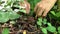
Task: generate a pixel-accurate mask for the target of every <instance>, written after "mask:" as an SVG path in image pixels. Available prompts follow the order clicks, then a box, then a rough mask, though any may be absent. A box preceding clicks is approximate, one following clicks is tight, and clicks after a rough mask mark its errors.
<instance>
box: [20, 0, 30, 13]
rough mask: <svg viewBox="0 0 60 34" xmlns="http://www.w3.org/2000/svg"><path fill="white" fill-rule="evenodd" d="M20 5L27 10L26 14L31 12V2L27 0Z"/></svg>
mask: <svg viewBox="0 0 60 34" xmlns="http://www.w3.org/2000/svg"><path fill="white" fill-rule="evenodd" d="M20 6H23V7H25V8H24V9H25V10H26V14H29V12H30V4H29V3H28V2H27V1H24V2H21V3H20Z"/></svg>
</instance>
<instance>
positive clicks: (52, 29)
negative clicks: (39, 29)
mask: <svg viewBox="0 0 60 34" xmlns="http://www.w3.org/2000/svg"><path fill="white" fill-rule="evenodd" d="M47 30H48V31H50V32H52V33H54V32H56V28H55V27H54V26H48V27H47Z"/></svg>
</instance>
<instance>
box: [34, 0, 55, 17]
mask: <svg viewBox="0 0 60 34" xmlns="http://www.w3.org/2000/svg"><path fill="white" fill-rule="evenodd" d="M55 2H56V0H47V1H46V0H45V1H44V0H43V1H40V2H39V3H38V4H37V5H36V7H35V9H34V11H35V13H36V17H39V16H43V17H45V16H46V15H47V13H48V12H49V11H50V9H51V8H52V7H53V6H54V4H55Z"/></svg>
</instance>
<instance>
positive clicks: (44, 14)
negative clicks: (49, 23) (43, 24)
mask: <svg viewBox="0 0 60 34" xmlns="http://www.w3.org/2000/svg"><path fill="white" fill-rule="evenodd" d="M49 11H50V10H49V9H48V10H45V11H44V13H43V15H42V16H43V17H45V16H46V15H47V13H48V12H49Z"/></svg>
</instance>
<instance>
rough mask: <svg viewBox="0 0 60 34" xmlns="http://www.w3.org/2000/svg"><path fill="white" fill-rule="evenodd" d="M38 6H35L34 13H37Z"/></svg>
mask: <svg viewBox="0 0 60 34" xmlns="http://www.w3.org/2000/svg"><path fill="white" fill-rule="evenodd" d="M38 6H39V3H38V4H37V5H36V6H35V8H34V12H36V11H37V9H38Z"/></svg>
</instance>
